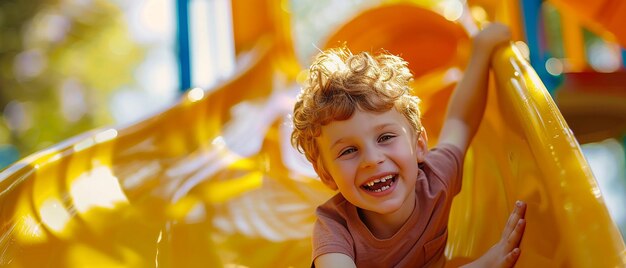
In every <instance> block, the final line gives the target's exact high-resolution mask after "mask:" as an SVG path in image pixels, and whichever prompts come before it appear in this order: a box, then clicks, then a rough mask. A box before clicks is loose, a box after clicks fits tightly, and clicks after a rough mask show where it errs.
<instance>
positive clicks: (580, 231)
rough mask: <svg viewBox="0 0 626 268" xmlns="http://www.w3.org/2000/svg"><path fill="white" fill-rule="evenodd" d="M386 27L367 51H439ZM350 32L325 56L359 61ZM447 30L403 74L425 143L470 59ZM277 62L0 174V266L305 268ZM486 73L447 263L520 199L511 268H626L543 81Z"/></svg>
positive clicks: (308, 193) (266, 55)
mask: <svg viewBox="0 0 626 268" xmlns="http://www.w3.org/2000/svg"><path fill="white" fill-rule="evenodd" d="M371 12H372V13H368V12H365V13H363V14H361V15H362V16H374V17H376V16H380V15H381V14H398V13H397V12H417V13H416V14H418V13H419V14H421V15H424V14H426V13H427V12H426V13H423V12H425V11H424V10H423V9H419V8H417V7H410V6H405V5H389V6H384V7H381V8H377V9H375V10H373V11H371ZM368 14H369V15H368ZM361 15H359V16H361ZM409 15H410V14H409ZM383 16H391V17H388V19H387V20H383V21H380V20H378V21H377V24H378V25H387V26H381V27H390V28H389V29H391V28H396V27H397V26H398V25H397V23H400V24H402V25H404V26H403V27H404V28H402V29H404V31H397V32H393V31H387V30H385V29H384V28H380V29H379V30H380V32H379V33H378V34H376V36H377V37H379V38H377V39H376V40H382V41H380V43H379V44H371V46H379V45H380V46H382V47H385V48H387V49H389V50H390V51H392V52H394V53H398V54H402V52H403V50H402V49H406V52H404V53H405V54H407V56H408V57H407V59H408V60H409V62H410V66H420V61H419V60H416V59H419V58H420V57H433V53H448V52H446V51H447V50H445V49H441V50H437V49H432V50H426V49H421V50H420V49H418V50H410V47H409V46H408V43H404V42H403V41H402V40H403V38H402V36H403V35H404V36H406V33H408V32H409V29H412V28H411V27H417V28H420V29H423V28H424V26H427V25H430V24H431V23H435V25H440V24H439V23H444V22H443V21H442V20H440V18H437V17H436V16H433V17H428V18H425V17H423V16H422V17H421V18H423V19H419V18H420V17H419V16H411V17H410V18H413V19H410V20H408V21H404V20H402V19H394V18H405V17H406V16H392V15H383ZM359 20H360V17H357V18H355V19H354V20H352V21H351V22H355V21H359ZM351 22H349V23H348V24H346V25H344V26H343V27H342V28H341V29H339V30H338V31H337V32H336V34H335V35H333V36H332V37H331V38H329V44H332V43H333V40H334V39H333V38H341V39H344V41H348V44H349V45H350V46H351V47H352V48H353V49H356V48H358V45H359V41H358V40H356V39H358V38H359V36H362V35H360V34H357V35H354V37H353V38H354V39H352V38H349V37H345V35H343V34H342V33H343V32H342V31H347V32H346V33H349V32H351V31H362V30H364V29H368V28H367V27H366V28H364V27H362V26H359V27H355V26H354V25H351V24H350V23H351ZM445 25H447V26H445V27H448V28H447V29H449V33H450V34H449V35H446V36H447V37H441V36H439V37H437V36H435V37H432V36H431V37H432V38H428V36H427V35H424V36H423V38H416V39H412V40H409V41H410V42H414V43H415V42H422V41H423V42H436V43H438V42H440V41H441V40H442V39H441V38H444V39H445V40H448V41H447V42H452V41H454V40H456V41H458V44H457V46H458V47H461V48H460V49H456V50H454V51H455V53H458V55H456V56H455V57H453V58H450V59H447V58H446V59H447V60H446V61H443V63H441V65H440V66H431V67H432V68H433V69H434V70H435V71H434V73H426V72H423V73H422V72H417V71H416V75H417V76H418V77H416V80H415V93H416V94H418V95H419V96H420V97H421V98H422V99H423V101H424V104H423V109H424V122H425V126H426V128H427V129H428V131H429V137H430V139H431V141H432V144H435V142H436V137H437V134H438V129H439V127H440V124H441V122H440V121H441V118H442V117H443V113H444V111H445V103H446V100H447V97H448V96H449V94H450V90H451V89H452V87H453V85H454V82H455V81H457V80H458V77H459V74H460V72H461V70H460V68H458V66H462V65H463V63H464V60H463V59H464V58H465V57H466V56H467V55H466V54H467V53H466V51H467V50H466V48H463V47H464V46H466V45H464V42H465V43H466V40H467V37H466V36H464V35H463V34H458V27H459V26H458V25H456V26H455V24H453V23H450V24H449V25H448V24H445ZM407 27H408V28H407ZM351 29H354V30H351ZM371 30H375V29H374V28H372V29H371ZM386 33H390V34H389V35H386ZM436 34H439V32H437V33H436ZM369 40H370V41H372V39H371V38H369ZM365 41H366V40H364V41H363V42H365ZM456 41H455V42H456ZM394 45H397V46H394ZM423 47H424V48H426V47H430V48H433V47H435V48H437V46H432V44H431V45H427V44H424V45H423ZM444 48H445V47H444ZM282 49H284V47H283V46H281V45H277V44H276V43H274V42H271V41H268V42H261V43H259V44H258V45H256V46H255V47H254V48H252V49H251V50H250V52H248V53H249V56H250V57H251V58H252V59H253V60H252V61H251V62H250V63H249V64H248V66H247V67H246V68H245V69H242V70H241V72H240V73H238V74H237V76H236V77H234V78H233V79H232V80H230V81H228V82H227V83H224V84H223V85H221V86H219V87H217V88H215V89H212V90H210V91H198V90H192V91H190V92H188V93H187V94H185V95H184V96H183V98H182V99H181V101H180V102H179V103H177V104H175V105H173V106H172V107H171V108H169V109H167V110H165V111H163V112H161V113H159V114H156V115H154V116H152V117H150V118H148V119H146V120H144V121H141V122H138V123H136V124H133V125H130V126H125V127H119V128H116V127H113V128H103V129H99V130H94V131H92V132H89V133H84V134H83V135H79V136H77V137H75V138H72V139H69V140H67V141H65V142H62V143H60V144H57V145H55V146H53V147H51V148H50V149H47V150H45V151H42V152H39V153H36V154H34V155H32V156H29V157H27V158H25V159H23V160H21V161H20V162H18V163H16V164H15V165H13V166H11V167H9V168H8V169H7V170H5V171H3V172H2V173H0V228H1V229H0V266H8V267H100V266H101V267H149V266H161V267H196V266H197V267H290V266H293V267H308V266H309V264H310V263H309V262H310V250H311V249H310V242H309V237H310V232H311V228H312V224H313V222H314V220H315V217H314V215H313V212H314V209H315V207H316V206H317V205H319V204H320V203H322V202H323V201H324V200H326V199H327V198H329V197H330V196H331V195H332V194H333V193H332V192H330V191H329V190H327V189H325V188H324V186H323V185H322V184H321V183H320V182H319V180H318V179H316V178H315V174H314V173H313V171H312V169H311V167H310V166H309V165H308V164H307V163H306V161H305V160H304V158H303V157H302V156H300V155H299V154H298V153H297V152H295V150H294V149H292V148H291V145H290V144H289V135H290V123H289V117H288V114H289V112H290V111H291V109H292V105H293V103H294V99H295V96H296V94H297V92H298V88H299V85H298V84H297V83H296V82H295V81H293V80H292V79H291V78H290V77H292V76H291V75H285V74H284V72H283V71H282V70H281V68H283V66H280V64H276V60H277V58H279V57H276V55H279V54H280V55H285V53H284V51H282ZM367 49H371V48H367ZM396 49H400V51H398V50H396ZM409 51H410V52H409ZM409 53H416V54H415V55H414V56H410V55H413V54H410V55H409ZM421 54H423V55H421ZM420 55H421V56H420ZM435 58H437V57H435ZM441 59H443V56H441ZM493 65H494V77H495V79H494V81H493V83H492V86H491V87H490V97H489V101H488V108H487V111H486V114H485V119H484V121H483V123H482V125H481V128H480V130H479V132H478V134H477V137H476V138H475V140H474V142H473V143H472V145H471V148H470V151H469V154H468V157H467V159H466V162H465V170H464V176H465V179H464V182H463V190H462V192H461V194H460V195H459V196H457V197H456V199H455V201H454V204H453V210H452V215H451V218H450V226H449V231H448V232H449V238H448V244H447V248H446V256H447V257H448V259H449V262H448V263H449V264H451V265H454V264H460V263H463V262H466V261H467V260H469V259H472V258H475V257H477V256H480V254H481V253H483V252H484V251H485V250H486V249H488V248H489V247H490V246H491V245H493V244H494V243H495V242H496V241H497V240H498V239H499V236H500V232H501V230H502V228H503V226H504V224H505V221H506V218H507V216H508V213H509V211H510V210H512V206H513V203H514V201H515V200H518V199H521V200H525V201H526V202H527V203H528V210H527V228H526V234H525V237H524V240H523V242H522V245H521V248H522V252H523V253H522V255H521V257H520V260H519V263H518V266H517V267H616V266H624V265H626V250H625V247H624V242H623V240H622V238H621V236H620V234H619V231H618V230H617V228H616V226H615V224H614V223H613V222H612V221H611V219H610V217H609V214H608V212H607V209H606V207H605V205H604V203H603V200H602V194H601V192H600V190H599V188H598V186H597V185H596V182H595V179H594V178H593V176H592V174H591V170H590V168H589V167H588V165H587V163H586V161H585V160H584V158H583V155H582V153H581V151H580V148H579V145H578V143H577V142H576V140H575V139H574V137H573V135H572V133H571V131H570V130H569V127H568V126H567V124H566V123H565V121H564V120H563V117H562V116H561V114H560V113H559V110H558V109H557V108H556V106H555V105H554V102H553V101H552V99H551V98H550V96H549V94H548V93H547V92H546V90H545V88H544V87H543V85H542V83H541V81H540V80H539V79H538V77H537V75H536V74H535V73H534V71H533V70H532V69H531V67H529V65H528V64H527V63H526V62H525V60H523V59H522V57H521V56H520V55H519V53H517V52H516V51H515V49H513V48H512V47H509V48H506V49H502V50H501V51H499V52H498V53H497V55H496V56H494V59H493Z"/></svg>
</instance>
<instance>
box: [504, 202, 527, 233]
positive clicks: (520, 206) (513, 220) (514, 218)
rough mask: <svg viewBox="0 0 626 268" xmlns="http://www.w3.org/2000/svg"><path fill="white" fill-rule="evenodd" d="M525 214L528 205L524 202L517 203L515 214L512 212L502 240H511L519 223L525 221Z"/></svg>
mask: <svg viewBox="0 0 626 268" xmlns="http://www.w3.org/2000/svg"><path fill="white" fill-rule="evenodd" d="M525 214H526V203H524V202H522V201H517V202H515V208H514V209H513V212H511V215H510V216H509V219H508V220H507V222H506V225H505V226H504V231H503V232H502V240H505V239H508V238H509V236H510V235H511V233H512V232H513V230H515V227H516V225H517V223H518V221H519V220H520V219H523V218H524V215H525Z"/></svg>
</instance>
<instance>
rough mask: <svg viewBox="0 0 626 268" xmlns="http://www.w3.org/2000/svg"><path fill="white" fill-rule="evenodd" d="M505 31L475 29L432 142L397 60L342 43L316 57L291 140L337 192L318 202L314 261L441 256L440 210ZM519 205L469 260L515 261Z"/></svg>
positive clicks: (456, 183) (433, 259) (482, 263)
mask: <svg viewBox="0 0 626 268" xmlns="http://www.w3.org/2000/svg"><path fill="white" fill-rule="evenodd" d="M509 39H510V32H509V29H508V28H507V27H506V26H503V25H501V24H490V25H489V26H487V27H486V28H485V29H484V30H482V31H481V32H480V33H478V34H477V35H476V36H475V37H474V39H473V49H474V50H473V54H472V57H471V59H470V62H469V65H468V68H467V69H466V71H465V75H464V76H463V79H462V80H461V82H460V83H459V84H458V86H457V88H456V90H455V91H454V93H453V95H452V97H451V99H450V102H449V104H448V111H447V115H446V119H445V122H444V125H443V128H442V131H441V136H440V139H439V144H438V145H437V147H436V148H435V149H433V150H431V151H429V150H428V148H427V135H426V131H425V130H424V128H423V127H422V125H421V122H420V112H419V109H418V102H419V99H418V98H417V97H415V96H411V95H410V93H409V92H410V88H409V85H408V83H409V81H410V80H411V79H412V75H411V74H410V72H409V70H408V68H407V63H406V62H405V61H404V60H402V59H401V58H399V57H397V56H393V55H388V54H381V55H377V56H376V57H372V56H370V54H368V53H366V52H364V53H360V54H357V55H352V53H350V51H348V50H347V49H346V48H340V49H334V50H329V51H326V52H322V53H320V54H319V55H318V56H317V57H316V59H315V62H314V63H313V64H312V65H311V68H310V76H309V80H308V81H307V84H306V85H305V87H304V88H303V89H302V93H301V95H300V96H299V98H298V101H297V102H296V104H295V107H294V114H293V120H294V132H293V133H292V143H293V145H294V147H296V148H297V149H298V150H300V151H301V152H303V153H304V154H305V156H306V157H307V159H308V160H309V161H310V162H311V163H312V164H313V167H314V169H315V171H316V172H317V174H318V175H319V176H320V178H321V180H322V182H323V183H324V184H325V185H327V186H328V187H330V188H331V189H334V190H339V194H337V195H335V196H334V197H333V198H331V199H330V200H329V201H327V202H326V203H324V204H323V205H321V206H319V207H318V209H317V211H316V214H317V217H318V219H317V221H316V223H315V226H314V231H313V262H314V263H313V264H314V266H315V267H355V266H358V267H418V266H439V267H441V266H443V265H444V263H445V257H444V256H443V252H444V248H445V245H446V240H447V225H448V214H449V212H450V206H451V202H452V198H453V197H454V196H455V195H456V194H457V193H458V192H459V191H460V190H461V179H462V178H461V177H462V172H463V166H462V165H463V159H464V156H465V152H466V150H467V148H468V146H469V144H470V141H471V139H472V138H473V136H474V134H475V133H476V131H477V128H478V125H479V123H480V120H481V118H482V116H483V112H484V109H485V105H486V104H485V103H486V97H487V82H488V76H489V70H488V69H489V62H490V58H491V54H492V53H493V51H494V50H495V48H496V47H497V46H498V45H500V44H503V43H506V42H507V41H508V40H509ZM525 209H526V206H525V204H524V203H522V202H519V201H518V202H517V203H516V207H515V210H514V211H513V213H512V214H511V216H510V217H509V221H508V222H507V225H506V227H505V229H504V232H503V234H502V239H501V241H500V242H498V243H497V244H496V245H494V246H493V247H492V248H491V249H490V250H489V251H488V252H487V253H486V254H485V255H483V256H482V257H480V258H479V259H477V260H475V261H474V262H473V263H471V264H469V265H468V266H475V267H511V266H513V265H514V264H515V262H516V261H517V258H518V257H519V254H520V250H519V248H518V246H519V242H520V240H521V237H522V234H523V231H524V226H525V220H524V219H523V217H524V212H525Z"/></svg>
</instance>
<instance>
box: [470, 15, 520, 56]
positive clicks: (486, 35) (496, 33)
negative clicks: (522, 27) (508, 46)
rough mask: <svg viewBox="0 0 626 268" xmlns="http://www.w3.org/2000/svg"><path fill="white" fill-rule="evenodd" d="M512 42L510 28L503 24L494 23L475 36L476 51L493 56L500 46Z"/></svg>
mask: <svg viewBox="0 0 626 268" xmlns="http://www.w3.org/2000/svg"><path fill="white" fill-rule="evenodd" d="M510 40H511V30H510V29H509V27H508V26H506V25H504V24H501V23H497V22H492V23H489V24H487V25H486V26H485V28H483V29H482V30H481V31H479V32H478V33H477V34H476V36H474V38H473V45H474V50H475V51H484V52H486V53H488V54H491V52H493V50H494V49H495V48H496V47H497V46H498V45H500V44H503V43H506V42H508V41H510Z"/></svg>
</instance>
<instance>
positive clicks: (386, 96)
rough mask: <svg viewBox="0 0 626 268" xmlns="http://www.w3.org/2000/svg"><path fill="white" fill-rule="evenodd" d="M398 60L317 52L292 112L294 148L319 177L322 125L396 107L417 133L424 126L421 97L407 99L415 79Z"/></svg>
mask: <svg viewBox="0 0 626 268" xmlns="http://www.w3.org/2000/svg"><path fill="white" fill-rule="evenodd" d="M407 65H408V63H407V62H406V61H404V60H403V59H402V58H400V57H398V56H395V55H391V54H389V53H388V52H381V53H380V54H377V55H375V56H372V55H370V54H369V53H368V52H361V53H359V54H357V55H353V54H352V52H351V51H350V50H349V49H348V48H346V47H345V46H343V47H339V48H333V49H328V50H326V51H322V52H320V53H319V54H318V55H317V56H316V57H315V60H314V62H313V64H312V65H311V67H310V69H309V77H308V79H307V81H306V82H305V84H304V86H303V88H302V91H301V93H300V95H299V96H298V99H297V102H296V104H295V106H294V109H293V125H294V130H293V133H292V134H291V143H292V145H293V146H294V147H295V148H296V149H297V150H298V151H299V152H301V153H304V155H305V156H306V158H307V159H308V160H309V162H311V163H312V164H313V167H314V168H315V170H316V171H317V172H318V175H319V176H320V177H321V178H322V179H330V178H329V177H330V176H329V175H328V174H327V172H326V171H325V170H324V167H323V164H322V162H321V158H320V157H319V149H318V147H317V144H316V142H315V138H316V137H319V136H320V134H321V127H322V126H324V125H326V124H329V123H330V122H332V121H335V120H347V119H349V118H350V117H351V116H352V114H353V113H354V111H355V110H356V109H357V108H358V109H360V110H363V111H369V112H385V111H388V110H389V109H391V108H394V107H395V108H396V109H397V110H398V111H399V112H400V113H402V114H403V115H404V116H405V117H406V119H407V120H408V121H409V122H410V124H411V125H412V127H413V128H414V131H415V133H419V131H420V130H421V128H422V124H421V121H420V111H419V102H420V100H419V98H417V97H415V96H413V95H411V93H410V92H411V89H410V86H409V82H410V81H411V80H412V79H413V75H412V74H411V72H410V71H409V68H408V66H407Z"/></svg>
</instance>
